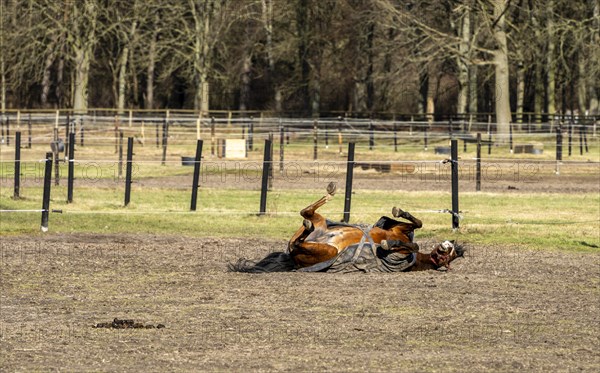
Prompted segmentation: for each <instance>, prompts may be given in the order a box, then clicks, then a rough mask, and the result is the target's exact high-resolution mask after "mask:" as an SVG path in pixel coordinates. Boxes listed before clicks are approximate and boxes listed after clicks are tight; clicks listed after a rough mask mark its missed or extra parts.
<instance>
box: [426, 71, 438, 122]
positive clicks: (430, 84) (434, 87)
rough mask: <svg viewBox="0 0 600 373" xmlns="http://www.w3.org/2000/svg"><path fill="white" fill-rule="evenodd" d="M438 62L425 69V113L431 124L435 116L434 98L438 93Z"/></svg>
mask: <svg viewBox="0 0 600 373" xmlns="http://www.w3.org/2000/svg"><path fill="white" fill-rule="evenodd" d="M438 70H439V68H438V62H436V61H433V62H431V63H430V64H429V66H428V68H427V101H426V108H425V113H426V114H427V118H428V120H429V121H430V122H433V119H434V116H435V98H436V96H437V91H438V83H439V78H438Z"/></svg>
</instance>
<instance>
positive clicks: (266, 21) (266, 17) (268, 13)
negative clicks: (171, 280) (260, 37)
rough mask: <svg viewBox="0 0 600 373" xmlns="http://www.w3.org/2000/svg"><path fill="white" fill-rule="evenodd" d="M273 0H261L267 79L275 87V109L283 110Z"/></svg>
mask: <svg viewBox="0 0 600 373" xmlns="http://www.w3.org/2000/svg"><path fill="white" fill-rule="evenodd" d="M273 1H274V0H261V5H262V18H263V26H264V29H265V34H266V44H265V51H266V53H267V62H268V65H269V68H268V69H267V72H268V74H269V76H268V77H267V81H268V82H269V84H270V85H271V86H272V88H273V100H274V101H275V110H276V111H277V112H280V111H282V102H281V101H282V97H281V88H280V87H279V83H278V82H276V81H275V59H274V58H273Z"/></svg>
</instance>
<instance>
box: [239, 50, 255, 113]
mask: <svg viewBox="0 0 600 373" xmlns="http://www.w3.org/2000/svg"><path fill="white" fill-rule="evenodd" d="M245 53H246V56H245V57H244V62H243V65H242V86H241V88H240V107H239V108H240V110H241V111H246V110H248V103H249V101H250V69H251V67H252V56H250V54H249V53H248V52H247V51H246V52H245Z"/></svg>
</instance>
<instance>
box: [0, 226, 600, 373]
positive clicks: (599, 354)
mask: <svg viewBox="0 0 600 373" xmlns="http://www.w3.org/2000/svg"><path fill="white" fill-rule="evenodd" d="M421 244H422V246H423V247H427V246H428V244H429V243H426V242H422V243H421ZM284 246H285V242H284V241H263V240H257V239H235V238H230V239H220V238H219V239H217V238H184V237H170V236H142V235H47V236H43V237H42V236H36V237H2V238H1V241H0V371H3V372H4V371H6V372H10V371H41V370H43V371H248V370H252V371H305V372H308V371H313V372H314V371H333V372H342V371H369V372H379V371H419V372H421V371H477V372H481V371H507V372H509V371H516V370H527V371H544V372H548V371H552V372H554V371H589V372H594V371H598V369H599V368H600V348H599V347H600V346H599V342H600V317H599V316H598V315H599V313H598V311H599V310H598V308H599V304H600V302H599V300H600V299H599V298H600V291H599V288H600V287H599V285H600V284H599V282H600V279H599V277H600V273H599V272H600V254H578V253H569V254H566V253H560V252H551V251H528V250H522V249H519V248H515V247H505V246H494V247H470V248H469V251H468V252H467V254H466V257H465V258H461V259H458V260H457V261H455V262H454V263H453V270H451V271H449V272H441V271H439V272H438V271H427V272H414V273H399V274H368V275H365V274H355V275H353V274H350V275H348V274H346V275H335V274H327V273H279V274H261V275H250V274H239V273H230V272H227V269H226V264H227V262H228V261H233V260H235V259H237V258H238V257H248V258H259V257H262V256H263V255H265V254H267V253H268V252H270V251H277V250H282V249H283V247H284ZM114 318H120V319H134V320H135V321H136V322H141V323H144V324H155V325H156V324H159V323H162V324H164V325H165V326H166V327H165V328H164V329H124V330H114V329H96V328H93V326H94V325H96V324H97V323H102V322H109V321H112V319H114Z"/></svg>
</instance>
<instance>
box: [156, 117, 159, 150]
mask: <svg viewBox="0 0 600 373" xmlns="http://www.w3.org/2000/svg"><path fill="white" fill-rule="evenodd" d="M159 126H160V124H159V123H158V122H157V123H156V149H158V148H160V142H159V138H160V134H159V130H158V127H159Z"/></svg>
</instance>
